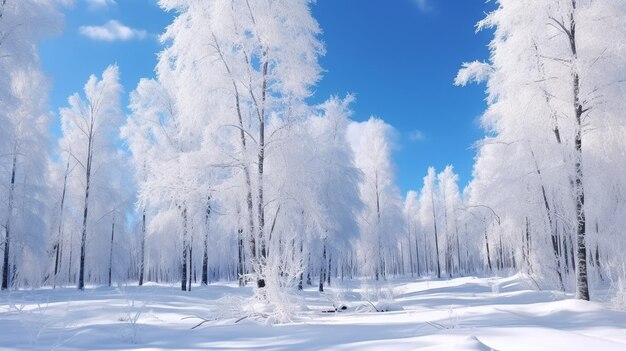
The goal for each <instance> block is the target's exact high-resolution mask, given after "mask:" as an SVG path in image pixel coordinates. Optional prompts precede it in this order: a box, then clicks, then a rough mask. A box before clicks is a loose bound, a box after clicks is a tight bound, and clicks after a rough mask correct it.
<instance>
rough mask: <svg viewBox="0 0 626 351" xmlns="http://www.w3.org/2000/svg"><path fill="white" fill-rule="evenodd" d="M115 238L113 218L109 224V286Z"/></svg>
mask: <svg viewBox="0 0 626 351" xmlns="http://www.w3.org/2000/svg"><path fill="white" fill-rule="evenodd" d="M114 237H115V216H113V222H112V223H111V251H109V286H111V272H112V271H113V240H114Z"/></svg>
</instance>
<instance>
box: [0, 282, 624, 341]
mask: <svg viewBox="0 0 626 351" xmlns="http://www.w3.org/2000/svg"><path fill="white" fill-rule="evenodd" d="M529 287H530V284H528V283H527V282H526V281H525V280H524V279H523V278H522V277H520V276H514V277H511V278H476V277H468V278H457V279H451V280H443V279H442V280H436V279H435V280H433V279H423V280H415V279H410V278H402V279H391V280H390V281H388V282H384V283H379V284H376V283H374V282H372V281H360V280H355V281H345V282H341V281H335V282H334V285H333V287H327V288H326V292H325V293H322V294H320V293H318V292H317V291H316V290H315V289H313V288H307V289H305V291H304V292H300V293H298V292H294V293H293V298H294V302H295V303H296V304H297V305H299V306H300V307H299V308H298V309H297V312H295V314H294V316H293V318H292V322H290V323H284V324H268V323H266V321H263V320H259V319H254V318H246V319H243V320H241V321H239V322H237V323H235V322H236V321H237V320H238V319H239V318H241V317H242V316H243V314H242V312H241V311H243V310H245V309H248V308H250V306H253V305H254V304H252V303H250V297H251V296H252V294H253V291H252V289H251V288H249V287H248V288H238V287H236V286H235V285H233V284H229V283H215V284H212V285H210V286H208V287H194V289H193V290H192V291H191V292H181V291H179V290H178V288H177V287H176V286H166V285H157V284H148V285H146V286H144V287H137V286H118V287H116V288H108V287H106V288H104V287H96V288H94V287H87V289H86V290H85V291H84V292H79V291H76V289H74V288H61V289H56V290H51V289H39V290H22V291H9V292H2V293H0V330H2V337H1V338H0V349H2V350H50V349H55V350H84V349H90V350H172V349H177V350H178V349H184V350H200V349H209V350H250V349H258V350H268V351H269V350H367V351H371V350H399V351H401V350H492V349H493V350H500V351H509V350H510V351H513V350H525V351H527V350H603V351H610V350H626V312H620V311H615V310H612V309H611V308H610V307H609V306H608V305H606V304H602V303H597V302H585V301H578V300H573V299H571V296H570V295H566V294H563V293H560V292H554V291H535V290H530V289H529ZM333 305H334V306H342V305H345V306H346V307H347V308H346V309H345V310H344V311H341V312H337V313H328V312H323V311H328V310H333V309H334V307H333ZM367 306H369V308H368V307H367ZM374 306H376V307H377V308H381V307H384V308H385V309H386V310H387V311H388V312H374V310H373V307H374ZM253 307H254V306H253ZM257 310H258V308H257ZM200 318H205V319H208V320H209V321H207V322H205V323H204V324H202V325H200V326H198V327H197V328H195V329H192V328H193V327H194V326H196V325H198V324H199V323H200V322H201V321H202V320H201V319H200Z"/></svg>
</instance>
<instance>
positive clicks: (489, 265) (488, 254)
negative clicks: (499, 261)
mask: <svg viewBox="0 0 626 351" xmlns="http://www.w3.org/2000/svg"><path fill="white" fill-rule="evenodd" d="M483 222H484V223H485V248H486V249H487V266H488V267H489V270H490V271H493V266H492V265H491V253H490V252H489V238H488V237H487V220H486V219H483Z"/></svg>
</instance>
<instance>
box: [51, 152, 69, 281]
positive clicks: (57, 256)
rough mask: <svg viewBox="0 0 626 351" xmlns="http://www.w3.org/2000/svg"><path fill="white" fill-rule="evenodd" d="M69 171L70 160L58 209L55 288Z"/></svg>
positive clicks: (59, 260) (59, 262)
mask: <svg viewBox="0 0 626 351" xmlns="http://www.w3.org/2000/svg"><path fill="white" fill-rule="evenodd" d="M69 172H70V161H67V166H66V167H65V175H64V176H63V191H62V192H61V209H60V211H59V230H58V232H57V243H56V245H55V251H56V252H55V256H56V257H55V260H54V282H53V285H52V287H53V288H56V285H57V276H58V274H59V265H60V264H61V242H62V241H63V208H64V206H65V193H66V190H67V176H68V174H69Z"/></svg>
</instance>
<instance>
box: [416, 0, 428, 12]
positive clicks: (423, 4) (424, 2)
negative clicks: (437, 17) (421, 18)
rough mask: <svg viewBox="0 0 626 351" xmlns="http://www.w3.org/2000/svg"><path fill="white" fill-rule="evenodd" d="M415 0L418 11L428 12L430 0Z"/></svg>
mask: <svg viewBox="0 0 626 351" xmlns="http://www.w3.org/2000/svg"><path fill="white" fill-rule="evenodd" d="M415 2H416V3H417V7H418V8H419V9H420V11H422V12H428V11H430V10H431V7H430V0H415Z"/></svg>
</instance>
